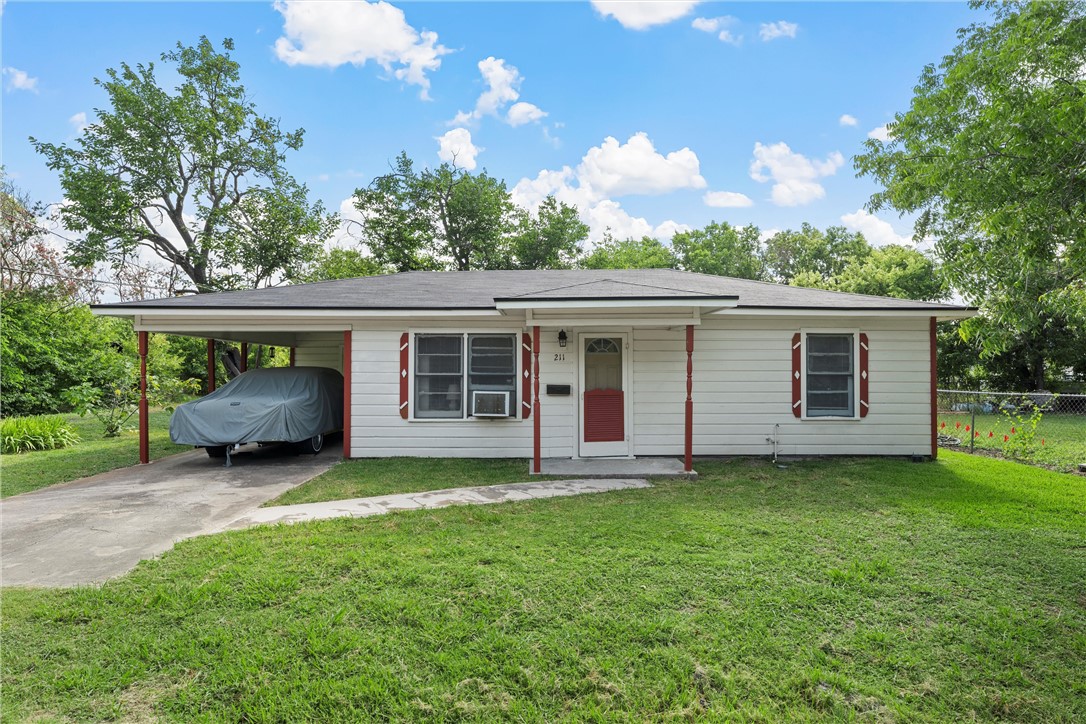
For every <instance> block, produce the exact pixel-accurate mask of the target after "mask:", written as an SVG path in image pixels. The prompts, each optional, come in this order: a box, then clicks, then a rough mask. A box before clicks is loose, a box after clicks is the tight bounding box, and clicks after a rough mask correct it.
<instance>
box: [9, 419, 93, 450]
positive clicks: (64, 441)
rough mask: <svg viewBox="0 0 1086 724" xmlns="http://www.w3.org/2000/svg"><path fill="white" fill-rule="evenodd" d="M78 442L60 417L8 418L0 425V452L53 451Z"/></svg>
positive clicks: (71, 430)
mask: <svg viewBox="0 0 1086 724" xmlns="http://www.w3.org/2000/svg"><path fill="white" fill-rule="evenodd" d="M77 442H79V435H77V434H76V433H75V429H74V428H73V427H72V426H71V425H69V424H68V423H67V422H65V421H64V418H63V417H61V416H60V415H35V416H31V417H9V418H7V419H5V420H4V422H3V423H2V424H0V452H3V453H4V454H5V455H12V454H16V453H24V452H30V451H32V450H54V449H56V448H62V447H68V446H69V445H74V444H75V443H77Z"/></svg>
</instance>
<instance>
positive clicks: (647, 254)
mask: <svg viewBox="0 0 1086 724" xmlns="http://www.w3.org/2000/svg"><path fill="white" fill-rule="evenodd" d="M678 264H679V262H678V260H677V259H676V258H675V255H674V254H673V253H671V248H670V247H669V246H667V245H666V244H664V243H663V242H662V241H660V240H659V239H653V238H652V237H651V236H646V237H643V238H641V239H623V240H621V241H619V240H616V239H613V238H611V237H610V236H608V237H605V238H604V240H603V241H602V242H600V243H599V244H597V245H596V248H594V249H593V250H592V251H591V252H590V253H589V254H587V255H586V256H585V257H584V259H582V260H581V266H582V267H583V268H585V269H675V268H677V267H678Z"/></svg>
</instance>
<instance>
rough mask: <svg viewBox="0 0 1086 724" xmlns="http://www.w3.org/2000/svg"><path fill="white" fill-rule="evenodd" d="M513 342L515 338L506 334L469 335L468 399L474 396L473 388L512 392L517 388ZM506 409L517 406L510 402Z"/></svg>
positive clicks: (470, 412) (472, 412) (514, 346)
mask: <svg viewBox="0 0 1086 724" xmlns="http://www.w3.org/2000/svg"><path fill="white" fill-rule="evenodd" d="M516 342H517V338H516V337H514V336H512V335H508V334H502V335H495V334H473V335H469V336H468V391H469V395H468V400H472V399H473V398H474V395H472V394H470V393H471V392H474V391H475V390H480V391H487V392H510V393H511V392H513V391H514V390H515V389H516V386H517V358H516V351H517V347H516ZM509 409H510V410H513V409H516V408H515V407H514V406H513V404H512V402H510V405H509ZM468 414H469V415H473V414H475V411H474V410H469V411H468Z"/></svg>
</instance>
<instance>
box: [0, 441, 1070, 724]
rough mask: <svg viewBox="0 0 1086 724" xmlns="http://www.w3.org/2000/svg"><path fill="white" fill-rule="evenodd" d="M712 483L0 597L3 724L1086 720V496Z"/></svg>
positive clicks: (1033, 474) (831, 476)
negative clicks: (101, 723)
mask: <svg viewBox="0 0 1086 724" xmlns="http://www.w3.org/2000/svg"><path fill="white" fill-rule="evenodd" d="M696 467H697V468H698V470H699V471H700V472H701V478H700V479H699V480H697V481H659V482H657V483H656V487H654V488H651V489H645V490H632V491H623V492H617V493H607V494H599V495H585V496H580V497H573V498H559V499H551V500H542V501H529V502H523V503H507V504H502V505H492V506H479V507H459V508H446V509H442V510H433V511H415V512H406V513H397V514H393V515H390V516H384V517H378V518H367V519H346V520H331V521H324V522H319V523H312V524H304V525H295V526H283V527H264V528H255V529H250V530H246V531H239V532H231V533H227V534H220V535H213V536H206V537H202V538H198V539H194V540H189V541H185V542H183V543H180V544H179V545H178V546H176V547H175V548H174V549H173V550H172V551H170V552H169V553H167V554H165V555H164V556H162V557H161V558H160V559H158V560H154V561H148V562H144V563H142V564H140V565H139V566H138V567H137V568H136V569H135V570H134V571H133V572H132V573H130V574H129V575H127V576H125V577H124V578H121V579H119V580H116V581H112V582H109V583H107V584H105V585H104V586H102V587H101V588H88V589H81V590H27V589H4V590H3V594H2V595H3V601H2V602H3V619H2V631H0V636H2V641H0V643H2V651H3V659H4V661H3V673H2V676H3V681H2V684H3V698H4V701H3V706H4V709H5V712H4V714H5V716H4V718H5V720H12V721H15V720H19V719H30V720H34V721H40V720H50V718H53V717H56V718H63V719H72V720H95V719H110V718H113V719H120V720H140V719H149V718H155V717H158V718H162V719H166V720H176V721H190V720H202V721H221V720H226V721H230V720H233V721H238V720H247V721H301V720H318V721H332V720H341V721H344V720H347V721H358V720H367V719H378V720H405V719H406V720H421V719H433V720H439V721H440V720H454V719H455V720H475V721H490V720H495V719H512V720H525V721H553V720H572V721H580V720H586V719H587V720H593V719H623V720H656V719H739V720H760V721H767V720H827V721H828V720H842V719H850V718H856V719H873V720H884V721H885V720H897V721H925V720H927V721H934V720H944V721H945V720H963V719H980V720H1018V721H1084V720H1086V676H1083V672H1084V671H1086V479H1084V478H1082V477H1079V476H1074V475H1067V474H1061V473H1055V472H1050V471H1047V470H1044V469H1040V468H1035V467H1029V466H1024V465H1019V464H1016V463H1011V462H1006V461H1002V460H995V459H989V458H982V457H970V456H968V455H964V454H956V453H944V454H942V455H941V456H940V460H939V461H938V462H937V463H934V464H914V463H909V462H905V461H900V460H849V459H846V460H832V461H809V462H800V463H794V464H792V465H790V466H789V467H788V469H786V470H780V469H777V468H776V467H774V466H772V465H770V464H768V463H766V462H764V461H749V460H740V461H731V462H710V461H698V462H697V465H696Z"/></svg>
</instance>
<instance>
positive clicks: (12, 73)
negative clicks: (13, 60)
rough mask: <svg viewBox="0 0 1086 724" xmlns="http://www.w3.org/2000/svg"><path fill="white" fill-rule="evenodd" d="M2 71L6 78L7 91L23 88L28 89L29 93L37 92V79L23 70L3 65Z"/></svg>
mask: <svg viewBox="0 0 1086 724" xmlns="http://www.w3.org/2000/svg"><path fill="white" fill-rule="evenodd" d="M3 73H4V75H6V76H7V78H8V83H7V89H8V90H9V91H13V90H24V91H30V92H31V93H37V92H38V79H37V78H33V77H31V76H30V74H29V73H27V72H26V71H25V70H19V69H18V68H12V67H11V66H5V67H4V70H3Z"/></svg>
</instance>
